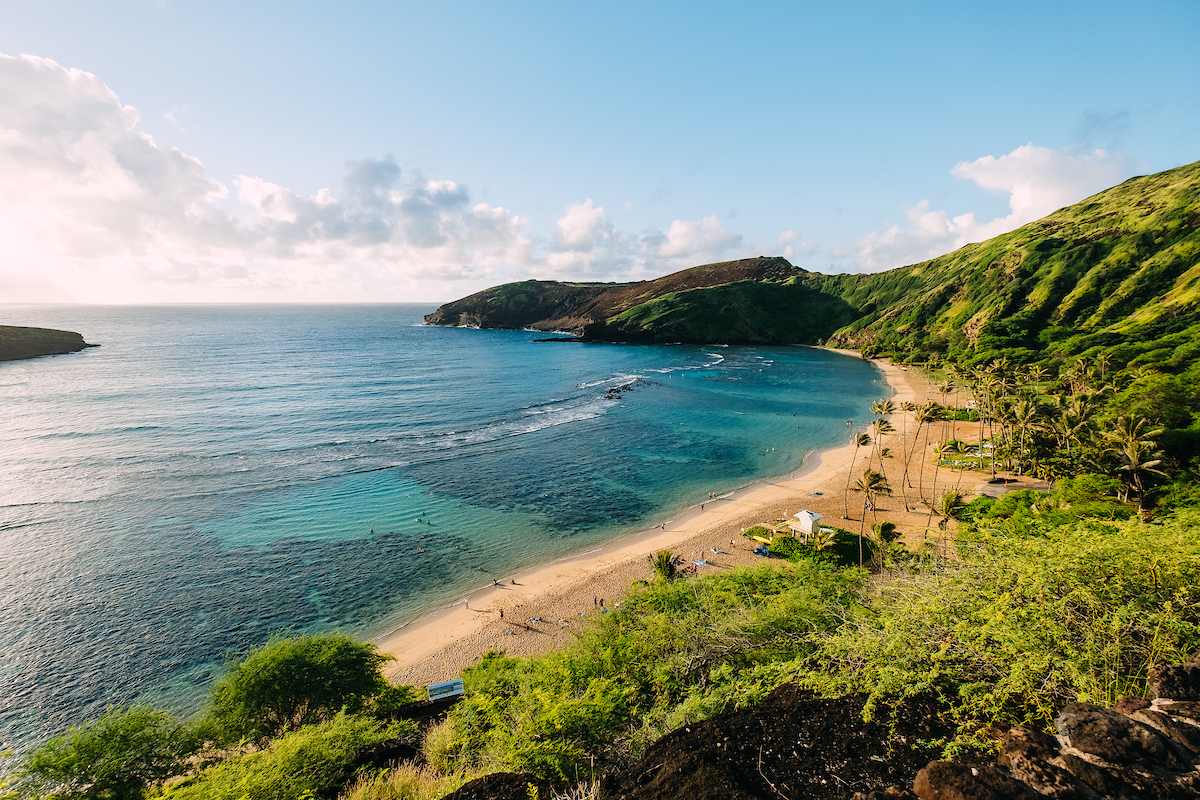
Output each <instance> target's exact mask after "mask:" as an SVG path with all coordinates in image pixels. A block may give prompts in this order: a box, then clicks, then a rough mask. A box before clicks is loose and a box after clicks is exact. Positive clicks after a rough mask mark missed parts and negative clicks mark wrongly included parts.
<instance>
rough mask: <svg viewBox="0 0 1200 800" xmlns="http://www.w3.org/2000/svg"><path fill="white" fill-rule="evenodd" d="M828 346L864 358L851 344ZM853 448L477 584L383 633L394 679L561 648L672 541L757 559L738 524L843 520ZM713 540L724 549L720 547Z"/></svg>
mask: <svg viewBox="0 0 1200 800" xmlns="http://www.w3.org/2000/svg"><path fill="white" fill-rule="evenodd" d="M822 349H828V350H831V351H832V352H837V353H841V354H843V355H848V356H853V357H855V358H860V357H861V356H860V355H859V354H858V353H855V352H852V351H846V350H835V349H833V348H822ZM872 363H873V364H874V365H875V366H876V367H878V368H879V369H880V370H881V371H882V372H883V375H884V381H885V383H886V384H887V386H888V388H890V389H891V399H892V400H893V401H895V402H896V404H897V405H899V404H900V403H903V402H906V401H907V402H924V400H925V399H926V398H927V396H928V391H929V387H928V384H927V383H926V381H925V380H924V379H923V378H922V377H921V376H919V375H918V374H916V373H915V372H909V371H906V370H904V369H902V368H900V367H898V366H896V365H894V364H891V363H890V362H887V361H884V360H875V359H873V360H872ZM897 416H899V415H897ZM855 430H859V429H855ZM855 455H856V454H855V448H854V446H853V445H852V444H850V443H849V442H847V443H844V444H841V445H837V446H834V447H832V448H828V449H825V450H818V451H814V452H813V453H810V454H809V456H808V457H807V458H806V459H805V463H804V465H803V466H802V467H801V468H800V469H799V470H797V472H795V473H792V474H791V475H789V476H788V477H780V478H767V479H763V480H760V481H757V482H755V483H753V484H750V485H749V486H746V487H744V488H742V489H739V490H736V491H734V492H731V493H729V494H727V495H723V496H721V497H719V498H717V499H715V500H710V501H706V502H705V503H703V504H700V505H697V506H693V507H691V508H688V509H687V510H685V511H684V512H682V513H680V514H678V515H676V518H675V519H672V520H668V521H666V522H664V523H663V524H662V525H660V526H659V527H657V528H653V529H650V530H648V531H642V532H640V533H636V534H632V535H629V536H625V537H622V538H621V539H617V540H615V541H612V542H610V543H608V544H606V545H604V546H602V547H600V548H597V549H594V550H591V551H589V552H586V553H580V554H577V555H574V556H568V557H565V558H561V559H558V560H556V561H553V562H550V563H546V564H541V565H537V566H534V567H530V568H528V569H526V570H524V571H522V572H520V573H517V574H515V575H513V576H511V577H506V578H505V579H504V581H502V582H500V583H499V584H498V585H491V586H483V587H481V588H479V589H476V590H474V591H473V592H471V593H470V594H469V595H468V596H467V597H466V598H464V600H465V601H466V602H465V603H464V602H462V601H459V602H457V603H454V604H452V605H451V606H449V607H447V608H444V609H442V610H440V611H436V612H433V613H432V614H428V615H425V616H423V617H420V618H418V619H416V620H414V621H413V622H410V623H408V624H407V625H404V626H402V627H400V628H397V629H395V630H393V631H392V632H390V633H388V634H385V635H383V636H381V637H378V638H377V639H376V644H377V645H378V646H379V649H380V652H382V653H385V654H387V655H391V656H393V657H394V658H395V661H393V662H391V663H390V664H389V665H387V666H386V667H385V671H386V673H387V674H388V677H389V678H390V679H391V680H393V681H395V682H399V683H406V684H412V685H422V684H428V683H434V682H438V681H442V680H448V679H450V678H453V677H454V676H455V675H457V674H458V673H459V671H460V670H462V669H464V668H465V667H468V666H470V665H471V664H473V663H475V662H476V661H477V660H478V659H479V657H481V656H482V655H483V654H484V653H486V652H488V651H489V650H497V651H503V652H505V653H507V654H508V655H511V656H522V655H532V654H536V653H543V652H547V651H549V650H552V649H555V648H557V647H559V646H561V645H563V644H566V643H567V642H569V641H570V640H571V639H572V638H573V634H572V631H573V629H574V628H575V627H577V626H578V624H579V623H580V622H581V621H582V620H581V619H580V618H581V617H586V616H588V615H590V614H593V613H598V612H599V610H600V609H599V602H600V600H601V599H603V600H604V601H605V604H606V605H607V606H608V607H612V606H613V605H615V604H619V602H620V599H621V598H623V597H624V596H625V594H626V593H627V592H628V590H629V587H630V585H631V583H632V582H633V581H635V580H639V579H648V578H650V577H651V576H652V572H653V571H652V569H651V567H650V565H649V563H648V559H647V556H649V555H650V554H652V553H654V552H656V551H658V550H662V549H670V550H672V551H674V552H675V553H676V555H679V556H681V557H683V558H685V559H686V560H687V561H689V562H690V561H692V560H699V559H704V560H706V561H708V565H707V566H704V567H700V568H699V569H700V571H701V572H705V571H714V570H723V569H729V568H732V567H735V566H739V565H742V564H751V563H756V562H758V560H759V558H758V557H757V556H754V555H753V552H752V550H753V548H752V545H751V544H750V543H748V542H747V540H746V539H744V538H743V537H742V536H741V531H742V529H743V528H746V527H750V526H751V525H754V524H757V523H759V522H763V521H766V520H770V519H779V518H783V517H787V516H790V515H791V514H794V513H796V512H798V511H800V510H801V509H808V510H810V511H815V512H817V513H820V514H824V515H826V516H827V517H829V518H830V519H831V521H837V522H840V523H842V527H845V525H846V521H844V520H843V519H842V516H843V513H844V511H845V504H846V501H845V499H844V498H845V491H844V490H845V485H846V480H847V475H848V474H849V470H850V462H851V459H853V458H855ZM858 455H859V457H861V455H862V454H861V453H860V454H858ZM881 510H883V509H881ZM894 516H895V514H890V515H889V519H892V518H893V517H894ZM904 516H908V515H904ZM917 516H922V515H917ZM909 524H910V526H911V521H909ZM901 527H905V526H904V525H903V524H902V525H901ZM731 541H732V542H733V544H732V546H731V545H730V542H731ZM713 547H719V548H721V549H723V550H725V551H726V553H724V554H716V553H714V552H713V551H712V550H711V549H710V548H713ZM501 610H503V615H504V616H503V617H501Z"/></svg>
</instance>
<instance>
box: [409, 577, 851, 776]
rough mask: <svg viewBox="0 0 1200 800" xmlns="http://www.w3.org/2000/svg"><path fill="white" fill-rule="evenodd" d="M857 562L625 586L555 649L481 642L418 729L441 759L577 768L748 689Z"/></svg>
mask: <svg viewBox="0 0 1200 800" xmlns="http://www.w3.org/2000/svg"><path fill="white" fill-rule="evenodd" d="M863 574H864V573H862V572H861V571H859V570H857V569H843V568H837V567H831V566H827V565H825V564H820V563H800V564H796V565H785V566H783V567H774V566H762V567H755V568H743V569H737V570H733V571H730V572H728V573H724V574H720V575H714V576H711V577H706V578H703V579H699V580H688V581H676V582H673V583H668V582H666V581H659V582H656V583H655V584H652V585H650V586H648V587H644V588H640V589H635V590H634V592H633V593H632V594H631V595H630V597H629V598H628V599H627V600H625V601H624V603H623V604H622V607H621V608H620V610H619V611H616V612H614V613H611V614H607V615H603V616H600V617H599V618H598V620H597V621H596V624H595V626H594V628H593V629H592V630H590V631H587V632H585V633H584V634H583V635H582V636H581V638H580V639H579V640H578V641H577V642H576V643H574V644H573V645H571V646H570V647H568V648H567V649H565V650H564V651H562V652H557V653H551V654H548V655H545V656H541V657H538V658H528V659H513V658H506V657H504V656H502V655H500V654H490V655H489V656H487V657H485V658H484V660H483V661H482V662H481V663H480V664H478V665H477V666H475V667H473V668H471V669H469V670H467V671H466V672H465V673H464V675H463V678H464V681H465V683H466V686H467V690H468V694H467V699H466V700H464V701H463V702H462V703H460V704H459V705H458V706H456V707H455V708H454V710H453V711H452V712H451V715H450V718H449V721H448V722H447V723H446V726H445V728H444V729H443V730H441V731H439V732H438V733H437V734H436V735H435V736H433V737H432V741H430V740H429V739H427V742H426V755H427V757H428V758H429V759H430V761H431V763H434V764H435V765H440V766H442V767H445V768H447V769H472V770H474V769H482V768H486V769H487V770H500V769H509V770H515V771H527V772H531V773H533V774H536V775H539V776H544V777H548V778H555V779H564V778H567V779H571V780H574V779H576V778H577V777H579V778H582V777H586V776H588V775H590V774H591V773H592V772H593V771H594V770H595V769H599V768H600V767H601V766H603V765H604V764H606V763H611V762H619V761H622V760H623V759H625V758H627V757H628V756H629V754H630V753H631V751H634V750H637V749H639V748H640V747H641V746H644V745H645V744H646V743H648V742H649V741H653V740H654V739H656V738H658V737H659V736H660V735H661V734H662V733H664V732H665V731H666V730H669V729H671V728H672V727H675V726H676V725H678V724H680V722H681V721H685V720H687V719H699V718H703V717H706V716H709V715H711V714H712V713H715V712H717V711H721V710H725V709H727V708H733V707H735V706H738V705H742V704H748V703H753V702H755V701H756V700H757V699H759V698H760V697H761V696H763V695H764V694H765V693H766V692H767V691H769V690H770V689H771V688H773V686H774V685H775V682H773V681H771V680H769V679H767V678H765V677H764V676H765V674H766V673H768V672H770V670H771V665H772V664H774V663H776V662H779V661H781V660H787V659H791V658H794V657H796V656H797V655H798V654H800V653H802V652H804V651H806V650H811V649H812V646H813V645H812V643H811V639H810V634H811V633H812V631H814V630H831V629H832V628H833V627H834V626H835V625H836V624H837V622H838V619H839V615H840V614H841V613H842V610H843V609H844V608H845V607H846V606H847V605H848V604H850V603H852V602H853V596H854V595H853V592H854V589H855V588H856V587H857V586H858V584H859V583H860V581H861V580H862V576H863Z"/></svg>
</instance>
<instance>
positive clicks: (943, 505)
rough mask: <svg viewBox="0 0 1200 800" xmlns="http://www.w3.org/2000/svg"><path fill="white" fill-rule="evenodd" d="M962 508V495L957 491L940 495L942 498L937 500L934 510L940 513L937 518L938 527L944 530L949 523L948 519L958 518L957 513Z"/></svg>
mask: <svg viewBox="0 0 1200 800" xmlns="http://www.w3.org/2000/svg"><path fill="white" fill-rule="evenodd" d="M962 509H963V501H962V495H961V494H959V493H958V492H946V493H945V494H943V495H942V499H941V500H940V501H938V503H937V506H936V507H935V509H934V510H935V511H936V512H937V513H938V514H939V515H941V517H942V518H941V519H940V520H938V527H939V528H941V529H942V530H946V526H947V525H948V524H950V520H952V519H958V514H959V512H960V511H962Z"/></svg>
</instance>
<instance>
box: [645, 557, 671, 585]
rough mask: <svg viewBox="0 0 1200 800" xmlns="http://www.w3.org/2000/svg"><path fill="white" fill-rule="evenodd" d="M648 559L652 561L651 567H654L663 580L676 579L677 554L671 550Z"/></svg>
mask: <svg viewBox="0 0 1200 800" xmlns="http://www.w3.org/2000/svg"><path fill="white" fill-rule="evenodd" d="M646 558H647V559H649V560H650V566H652V567H654V571H655V572H656V573H657V574H658V576H659V577H661V578H662V579H663V580H665V581H671V580H674V579H675V554H674V553H672V552H671V551H670V550H659V551H658V552H657V553H654V554H653V555H649V556H646Z"/></svg>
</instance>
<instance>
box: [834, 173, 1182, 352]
mask: <svg viewBox="0 0 1200 800" xmlns="http://www.w3.org/2000/svg"><path fill="white" fill-rule="evenodd" d="M1198 280H1200V163H1196V164H1191V165H1189V166H1186V167H1180V168H1178V169H1173V170H1169V171H1167V172H1162V173H1159V174H1157V175H1151V176H1148V177H1140V178H1133V179H1130V180H1128V181H1126V182H1125V183H1123V184H1121V185H1120V186H1116V187H1114V188H1112V189H1109V190H1107V191H1104V192H1101V193H1100V194H1097V195H1095V196H1093V197H1090V198H1088V199H1087V200H1084V201H1083V202H1082V203H1078V204H1076V205H1073V206H1069V207H1067V208H1064V209H1061V210H1059V211H1056V212H1055V213H1053V214H1051V215H1049V216H1048V217H1045V218H1043V219H1041V220H1038V221H1037V222H1034V223H1031V224H1029V225H1025V226H1023V227H1021V228H1018V229H1017V230H1015V231H1012V232H1011V233H1006V234H1004V235H1002V236H997V237H996V238H994V239H990V240H988V241H986V242H982V243H979V244H971V245H967V246H965V247H963V248H961V249H959V250H956V251H955V252H953V253H950V254H948V255H944V256H941V257H939V258H935V259H933V260H931V261H926V262H924V263H921V264H915V265H913V266H909V267H903V268H900V269H895V270H891V271H888V272H882V273H876V274H873V275H835V276H825V277H822V278H820V279H819V280H817V281H815V285H816V286H817V287H820V289H821V290H822V291H825V292H828V293H830V294H834V295H836V296H838V297H840V298H842V299H843V300H845V301H846V302H847V303H848V304H849V305H851V306H852V307H854V308H855V309H856V310H857V311H858V312H859V314H860V316H859V317H858V319H856V320H854V321H853V322H850V323H849V324H847V325H845V326H844V327H842V328H840V329H839V330H837V331H835V332H833V333H832V334H831V335H830V336H829V337H828V338H829V340H830V342H832V343H836V344H839V345H843V346H848V347H853V348H856V349H862V350H863V351H864V352H865V353H880V354H892V355H901V356H903V355H906V354H912V355H916V356H917V357H921V356H924V355H929V354H941V355H945V356H947V357H950V358H952V359H953V360H955V361H960V362H967V363H979V362H983V361H987V360H990V359H992V358H994V357H998V356H1001V355H1005V356H1007V357H1009V358H1010V359H1014V360H1018V361H1033V360H1040V359H1044V358H1053V359H1065V358H1068V357H1072V356H1077V355H1081V354H1088V355H1096V354H1097V353H1099V352H1101V351H1103V352H1107V353H1108V354H1109V355H1110V357H1111V358H1112V360H1113V361H1114V362H1116V363H1118V364H1120V365H1127V364H1128V365H1130V366H1136V365H1137V364H1138V363H1155V364H1159V365H1166V366H1168V367H1180V366H1183V365H1185V364H1187V363H1188V362H1190V361H1191V360H1192V358H1193V356H1194V355H1195V354H1197V353H1200V327H1197V325H1198V324H1200V304H1197V302H1196V300H1197V296H1198V293H1200V286H1198V284H1197V281H1198Z"/></svg>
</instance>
